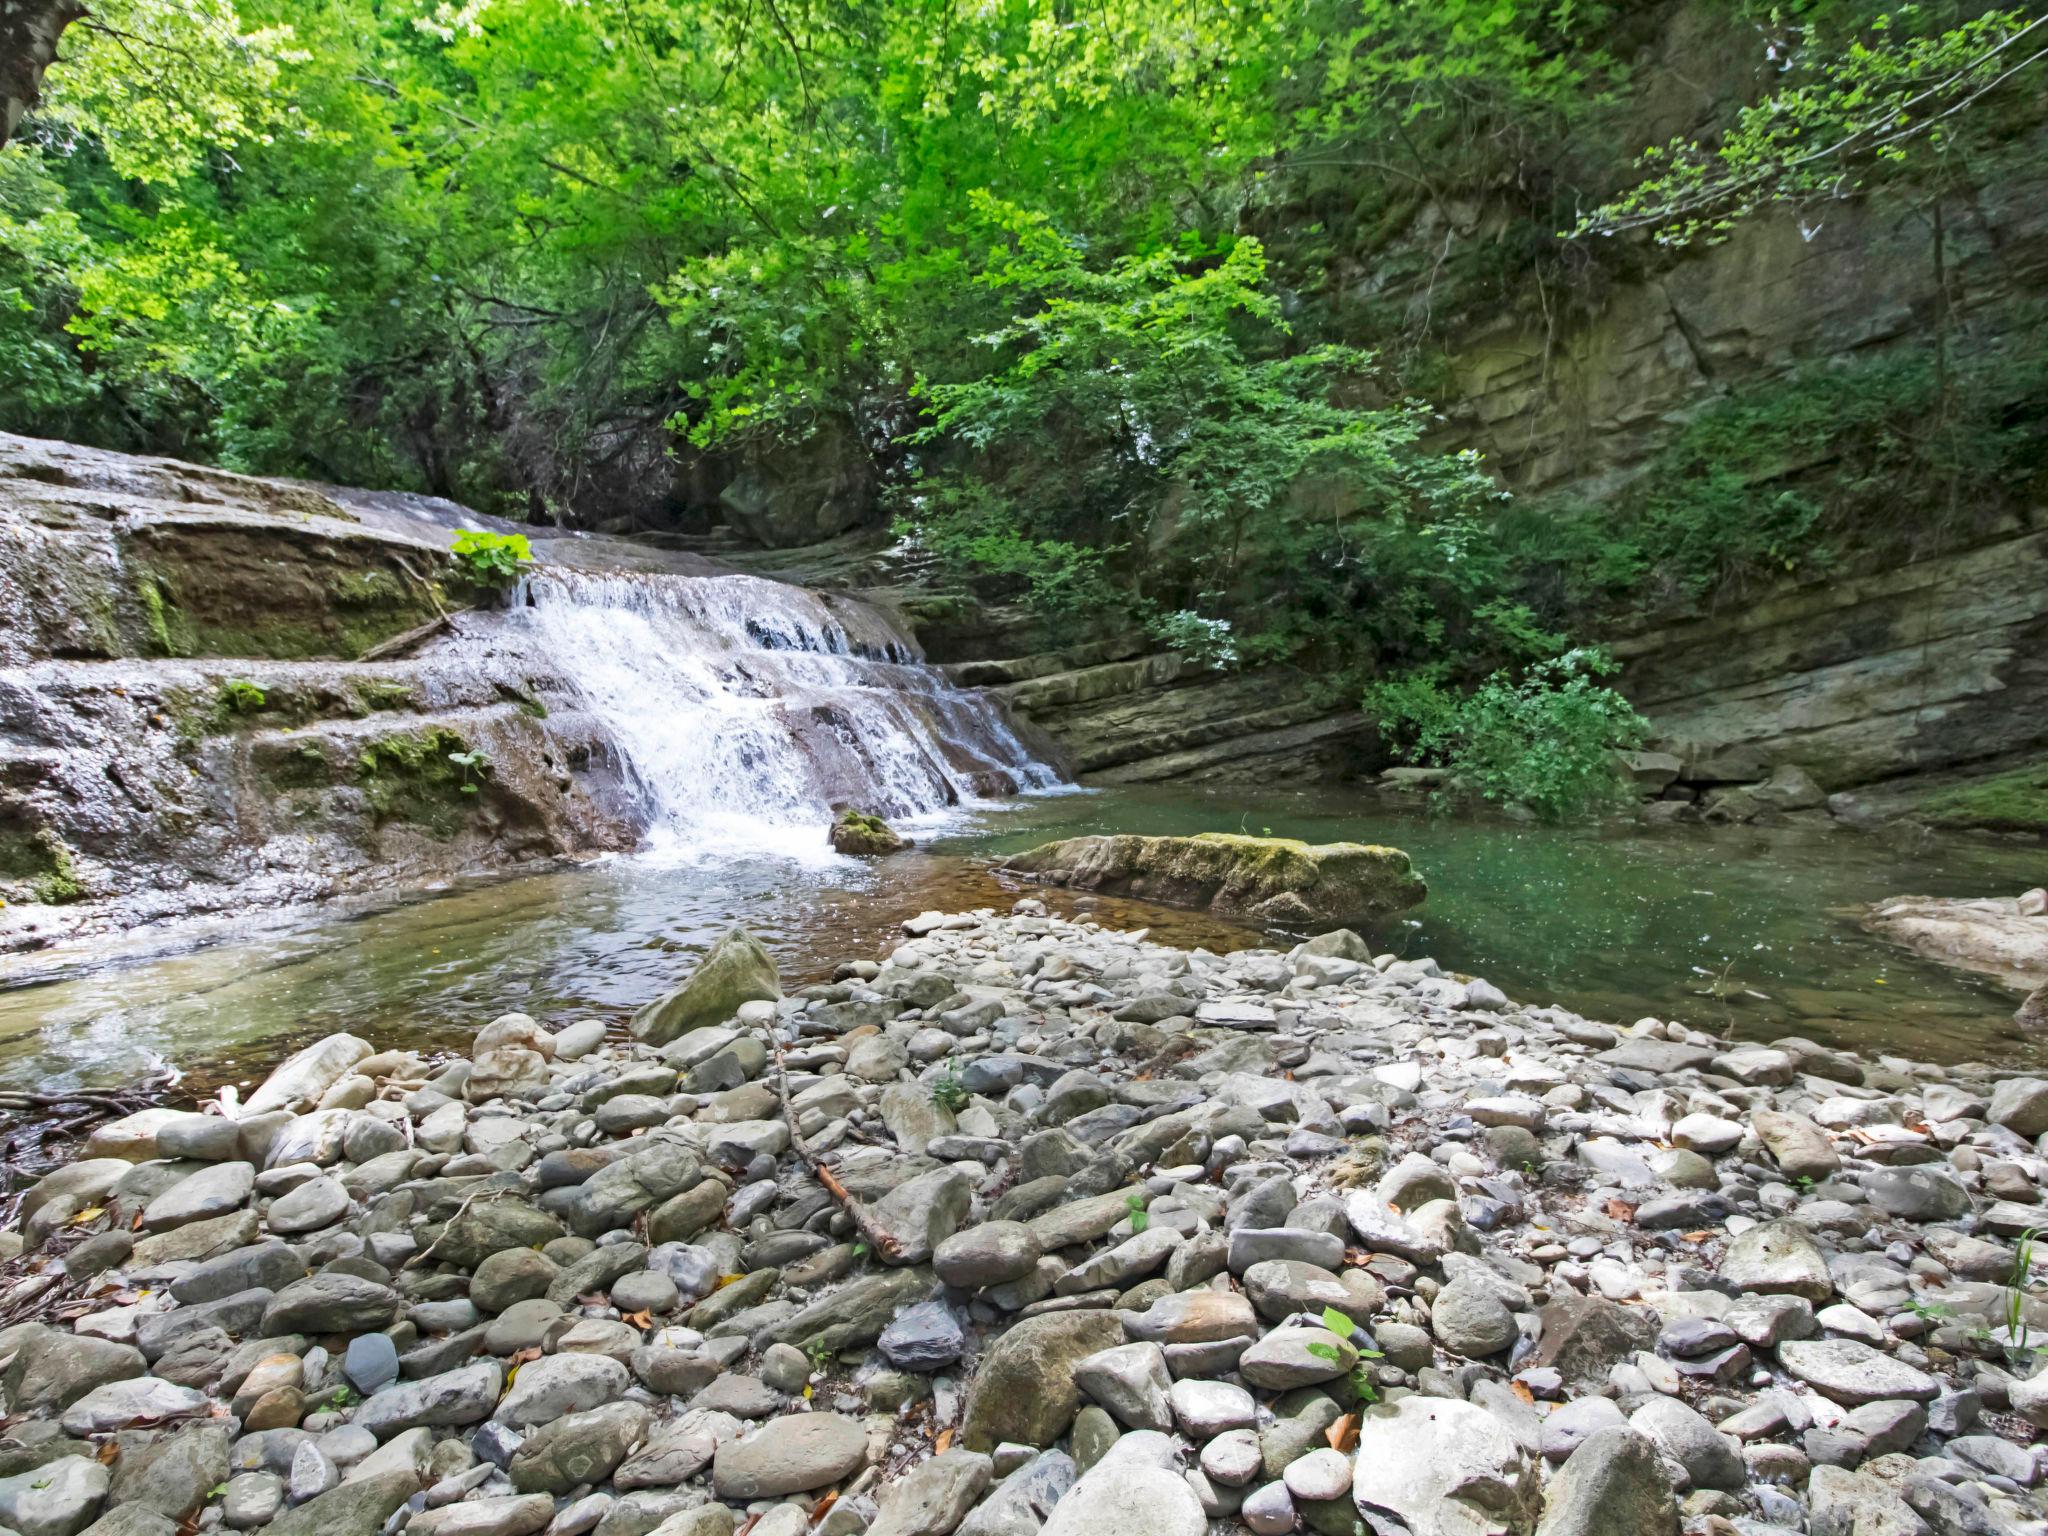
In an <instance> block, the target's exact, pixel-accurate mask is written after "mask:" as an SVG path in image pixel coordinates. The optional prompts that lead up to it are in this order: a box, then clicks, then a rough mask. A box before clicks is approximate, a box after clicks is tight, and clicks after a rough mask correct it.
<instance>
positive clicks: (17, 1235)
mask: <svg viewBox="0 0 2048 1536" xmlns="http://www.w3.org/2000/svg"><path fill="white" fill-rule="evenodd" d="M906 928H907V929H908V931H909V936H908V937H907V938H906V940H905V941H904V942H903V943H902V944H901V945H900V946H899V947H898V948H897V949H896V950H895V951H894V952H893V953H892V954H890V955H889V956H888V958H887V959H886V960H884V961H881V962H879V963H877V962H872V961H866V960H855V961H849V962H848V963H847V964H846V965H844V966H843V967H841V970H840V976H841V979H840V980H838V981H835V982H833V983H832V984H830V985H822V986H813V987H807V988H804V989H803V990H801V991H800V992H798V993H796V994H795V995H793V996H789V997H773V996H761V995H758V993H760V992H767V993H769V994H774V993H776V992H777V991H778V990H779V989H778V988H777V987H776V986H775V985H773V982H772V977H770V978H769V984H768V985H765V986H760V987H756V988H753V989H752V990H753V991H754V992H755V993H756V994H757V995H753V996H750V997H747V1000H745V1001H737V1002H734V1003H732V1004H731V1005H730V1007H731V1009H732V1011H731V1012H725V1011H722V1010H719V1011H717V1017H715V1018H713V1019H712V1020H711V1021H710V1022H708V1023H696V1024H695V1025H694V1027H682V1028H680V1030H679V1032H677V1033H675V1034H674V1036H673V1038H669V1039H667V1040H666V1042H665V1043H662V1044H659V1045H656V1044H652V1043H647V1042H645V1041H644V1040H635V1041H631V1042H628V1041H627V1040H625V1039H624V1038H621V1037H613V1036H608V1035H607V1034H606V1033H605V1031H603V1030H602V1029H601V1028H599V1027H597V1026H594V1025H588V1024H580V1025H577V1026H574V1027H571V1028H568V1029H564V1030H563V1031H561V1032H560V1033H558V1034H551V1033H549V1032H548V1031H546V1030H545V1029H544V1028H543V1027H542V1026H541V1025H540V1024H539V1023H537V1022H535V1021H534V1020H532V1019H528V1018H526V1017H524V1016H522V1015H517V1014H512V1015H507V1016H505V1017H503V1018H500V1019H497V1020H495V1021H493V1022H492V1023H490V1024H489V1025H488V1026H487V1027H485V1028H484V1029H483V1030H482V1031H481V1033H480V1034H479V1035H478V1037H477V1040H476V1044H475V1048H474V1050H473V1052H472V1056H471V1058H470V1059H467V1060H456V1061H449V1062H443V1063H438V1064H433V1065H429V1064H427V1063H424V1062H422V1061H420V1060H419V1059H418V1058H417V1057H415V1056H413V1055H411V1054H408V1053H407V1052H406V1051H405V1050H403V1049H402V1048H399V1049H393V1048H383V1049H379V1048H378V1047H377V1046H375V1045H373V1044H372V1043H370V1042H367V1041H363V1040H359V1039H356V1038H354V1037H352V1036H348V1035H337V1036H333V1037H330V1038H329V1039H326V1040H324V1041H322V1042H320V1043H319V1044H317V1045H314V1046H312V1047H310V1048H308V1049H307V1050H305V1051H304V1052H302V1053H300V1054H299V1055H298V1056H296V1057H294V1058H292V1059H291V1060H290V1061H288V1062H286V1063H285V1064H284V1065H283V1066H282V1067H280V1068H279V1069H278V1070H277V1072H276V1073H274V1074H273V1075H272V1076H271V1077H270V1078H269V1079H268V1080H267V1081H266V1082H265V1083H263V1084H262V1085H261V1086H260V1087H258V1088H257V1089H256V1090H255V1091H254V1092H253V1093H251V1094H249V1095H248V1097H247V1098H246V1099H245V1100H237V1099H236V1098H235V1097H234V1096H232V1095H230V1096H228V1097H227V1098H226V1101H225V1102H222V1103H218V1104H215V1105H212V1106H209V1109H208V1112H205V1113H186V1112H175V1111H165V1110H150V1111H145V1112H143V1113H141V1114H137V1115H134V1116H131V1117H129V1118H127V1119H125V1120H123V1121H118V1122H115V1123H112V1124H109V1125H106V1126H104V1127H102V1128H101V1129H100V1130H99V1131H98V1132H97V1133H96V1134H95V1135H94V1137H93V1139H92V1143H91V1145H90V1146H89V1147H88V1148H87V1152H86V1155H85V1156H84V1158H83V1159H82V1160H81V1161H79V1162H77V1163H75V1164H72V1165H70V1166H67V1167H65V1168H62V1169H60V1170H58V1171H57V1172H55V1173H53V1174H51V1175H50V1176H49V1177H47V1178H45V1179H44V1180H43V1181H42V1182H41V1183H39V1184H38V1185H36V1186H35V1187H34V1188H33V1189H32V1190H31V1191H30V1192H29V1194H28V1195H27V1197H26V1198H25V1199H24V1201H23V1202H22V1204H21V1208H20V1211H19V1214H18V1218H17V1221H16V1226H15V1230H14V1232H13V1233H12V1234H11V1235H10V1236H9V1237H8V1239H7V1242H8V1243H9V1244H10V1245H11V1246H15V1247H17V1248H18V1250H19V1251H18V1252H17V1253H16V1254H15V1256H14V1257H13V1258H12V1259H10V1260H9V1262H8V1265H7V1278H6V1280H5V1285H4V1290H0V1322H4V1323H5V1324H6V1326H4V1327H0V1394H4V1400H5V1403H4V1406H5V1411H6V1413H7V1418H6V1420H5V1424H4V1434H0V1527H4V1528H5V1529H7V1530H11V1531H15V1532H19V1533H20V1536H75V1533H77V1532H80V1531H88V1530H89V1531H91V1532H92V1533H93V1536H171V1533H172V1532H174V1531H175V1530H180V1529H182V1530H183V1531H185V1532H187V1533H188V1536H189V1533H191V1532H195V1531H210V1530H219V1529H222V1528H223V1527H224V1528H226V1529H228V1530H235V1531H246V1530H259V1529H266V1530H269V1531H272V1532H276V1533H279V1536H316V1533H317V1536H378V1533H380V1532H387V1531H388V1532H398V1531H404V1532H407V1533H411V1536H534V1533H539V1532H547V1533H549V1536H581V1533H584V1532H596V1533H597V1536H647V1533H650V1532H654V1533H659V1536H735V1533H737V1532H742V1531H745V1532H750V1533H751V1536H805V1533H806V1532H810V1531H817V1532H820V1533H823V1536H856V1533H859V1532H862V1531H866V1532H868V1533H869V1536H1034V1533H1038V1532H1041V1531H1042V1532H1043V1533H1044V1536H1201V1533H1202V1532H1203V1530H1204V1528H1205V1526H1206V1527H1209V1528H1211V1529H1214V1530H1217V1531H1219V1532H1231V1531H1237V1530H1240V1529H1245V1528H1248V1529H1249V1530H1250V1531H1252V1532H1254V1533H1257V1536H1282V1533H1286V1532H1292V1531H1295V1530H1305V1531H1310V1532H1317V1533H1322V1536H1360V1533H1363V1532H1368V1531H1369V1532H1375V1533H1379V1536H1390V1533H1394V1532H1400V1531H1406V1532H1408V1533H1410V1536H1483V1533H1490V1532H1510V1533H1517V1536H1525V1533H1537V1536H1610V1533H1611V1536H1655V1533H1670V1532H1674V1531H1676V1530H1678V1529H1679V1528H1680V1527H1681V1525H1682V1526H1683V1527H1684V1528H1685V1529H1686V1530H1688V1531H1692V1532H1702V1533H1708V1532H1711V1533H1715V1536H1723V1533H1726V1536H1734V1533H1742V1536H1768V1533H1772V1532H1780V1531H1783V1532H1809V1533H1812V1536H1922V1533H1932V1536H1980V1533H1985V1532H1997V1531H2038V1530H2041V1529H2043V1524H2042V1514H2043V1508H2044V1503H2043V1494H2042V1491H2041V1488H2040V1483H2041V1479H2042V1473H2043V1457H2042V1451H2041V1448H2040V1446H2039V1444H2038V1443H2037V1442H2038V1439H2039V1435H2038V1430H2039V1428H2041V1427H2044V1426H2048V1375H2043V1374H2042V1373H2041V1372H2040V1371H2039V1370H2038V1368H2037V1357H2036V1356H2035V1355H2034V1354H2033V1353H2032V1352H2031V1351H2030V1349H2029V1346H2030V1345H2032V1344H2036V1343H2038V1342H2040V1341H2041V1340H2042V1339H2043V1338H2044V1337H2048V1308H2044V1306H2043V1304H2042V1302H2041V1301H2040V1299H2039V1298H2038V1296H2037V1295H2036V1294H2035V1293H2034V1291H2033V1289H2032V1287H2033V1286H2034V1285H2035V1282H2036V1275H2037V1273H2038V1271H2037V1270H2036V1269H2033V1268H2030V1263H2031V1258H2032V1252H2031V1250H2032V1244H2031V1242H2030V1241H2029V1240H2027V1239H2026V1238H2025V1237H2024V1236H2023V1234H2025V1233H2027V1232H2028V1231H2030V1229H2032V1228H2033V1227H2034V1226H2035V1225H2036V1224H2037V1223H2039V1222H2041V1221H2042V1219H2043V1217H2044V1215H2048V1212H2044V1209H2043V1207H2042V1205H2041V1203H2040V1188H2041V1181H2042V1176H2043V1170H2044V1161H2043V1155H2042V1138H2043V1136H2044V1133H2048V1081H2043V1080H2041V1079H2039V1078H2028V1077H2023V1076H2018V1075H2000V1074H1999V1073H1996V1072H1994V1071H1992V1070H1991V1069H1988V1068H1968V1067H1962V1068H1953V1069H1940V1068H1933V1067H1926V1066H1920V1065H1916V1064H1912V1063H1908V1062H1903V1061H1898V1060H1893V1059H1890V1058H1884V1059H1878V1060H1864V1059H1859V1058H1856V1057H1853V1056H1850V1055H1847V1054H1844V1053H1840V1052H1835V1051H1830V1050H1826V1049H1823V1048H1821V1047H1819V1046H1817V1045H1814V1044H1812V1043H1810V1042H1807V1041H1804V1040H1783V1041H1779V1042H1777V1043H1775V1044H1773V1045H1770V1046H1756V1045H1729V1044H1727V1043H1725V1042H1722V1041H1718V1040H1714V1039H1711V1038H1708V1037H1705V1036H1701V1035H1697V1034H1694V1033H1691V1032H1688V1031H1686V1030H1683V1029H1680V1028H1677V1027H1674V1026H1669V1025H1665V1024H1660V1023H1658V1022H1656V1021H1654V1020H1644V1021H1640V1022H1639V1023H1637V1024H1636V1025H1634V1026H1632V1027H1629V1028H1626V1029H1616V1028H1612V1027H1609V1026H1607V1025H1603V1024H1598V1023H1592V1022H1589V1021H1587V1020H1585V1019H1582V1018H1578V1017H1576V1016H1574V1015H1572V1014H1570V1013H1567V1012H1565V1011H1563V1010H1561V1009H1556V1008H1530V1007H1525V1006H1519V1005H1516V1004H1514V1003H1512V1002H1510V1001H1509V1000H1508V999H1507V998H1506V997H1504V996H1502V994H1501V993H1500V992H1499V991H1498V990H1496V989H1495V988H1494V987H1492V986H1490V985H1488V984H1487V983H1486V982H1484V981H1481V980H1475V979H1469V978H1461V977H1454V976H1449V975H1445V974H1443V973H1441V972H1440V971H1439V970H1438V968H1437V966H1436V965H1435V964H1434V963H1432V962H1430V961H1428V960H1407V961H1395V960H1393V959H1392V958H1391V957H1387V956H1379V957H1375V956H1373V955H1372V954H1371V953H1370V952H1369V950H1368V949H1367V947H1366V946H1365V945H1364V944H1363V943H1362V942H1361V941H1360V940H1359V939H1358V938H1357V936H1356V935H1355V934H1352V933H1350V932H1348V931H1338V932H1333V933H1330V934H1326V935H1323V936H1321V937H1319V938H1316V939H1314V940H1311V941H1310V942H1308V943H1306V944H1303V945H1301V946H1300V947H1298V948H1296V949H1294V950H1292V951H1291V952H1288V953H1284V954H1283V953H1278V952H1273V951H1247V952H1244V953H1239V954H1234V955H1231V956H1228V957H1219V956H1216V955H1212V954H1208V953H1205V952H1201V951H1196V952H1193V953H1185V952H1181V951H1177V950H1171V949H1167V948H1163V947H1160V946H1158V945H1153V944H1149V943H1147V942H1145V940H1144V938H1143V936H1142V935H1141V934H1127V933H1117V932H1110V931H1105V930H1102V929H1100V928H1097V927H1094V926H1092V925H1089V924H1086V923H1073V922H1066V921H1059V920H1055V919H1051V918H1049V917H1047V916H1046V915H1045V914H1044V911H1043V908H1042V907H1041V906H1040V905H1039V904H1038V903H1036V902H1035V901H1029V900H1027V901H1023V902H1020V903H1019V904H1018V906H1017V908H1016V909H1015V910H1014V911H1013V912H1012V913H1010V914H1008V915H1003V916H998V915H995V914H992V913H989V912H978V913H973V914H967V915H960V916H943V915H941V914H938V913H931V914H927V915H925V916H924V917H921V918H919V919H916V920H914V921H912V922H910V923H908V924H906ZM730 947H731V948H736V949H740V950H744V948H745V946H744V943H743V941H739V940H735V941H734V945H733V946H730ZM708 991H709V988H708V985H699V986H698V987H697V988H696V990H695V993H694V997H695V999H696V1000H698V1001H701V999H702V998H703V997H704V996H705V995H708ZM736 995H737V996H746V995H747V994H746V992H744V991H742V992H740V993H738V994H736ZM661 1016H662V1017H664V1018H670V1019H675V1020H684V1019H692V1020H694V1018H695V1017H697V1014H696V1013H694V1012H693V1010H692V1009H691V1008H688V1007H684V1006H682V1004H680V1003H678V1005H677V1006H676V1007H673V1008H670V1009H668V1010H666V1011H665V1012H663V1013H662V1014H661ZM643 1033H644V1032H643ZM661 1033H663V1034H664V1035H665V1034H666V1033H667V1031H666V1030H664V1031H662V1032H661ZM380 1044H382V1045H383V1046H386V1047H389V1046H391V1045H393V1044H402V1043H396V1042H381V1043H380ZM793 1133H794V1135H793Z"/></svg>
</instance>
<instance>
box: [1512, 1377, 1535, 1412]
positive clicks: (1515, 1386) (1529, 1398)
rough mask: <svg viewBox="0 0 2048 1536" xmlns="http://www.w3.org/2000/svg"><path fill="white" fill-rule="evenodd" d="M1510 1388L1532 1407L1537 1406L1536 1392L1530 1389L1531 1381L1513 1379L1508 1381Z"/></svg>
mask: <svg viewBox="0 0 2048 1536" xmlns="http://www.w3.org/2000/svg"><path fill="white" fill-rule="evenodd" d="M1508 1390H1509V1391H1510V1392H1512V1393H1514V1394H1515V1396H1517V1397H1519V1398H1520V1399H1521V1400H1522V1401H1523V1402H1525V1403H1527V1404H1529V1405H1530V1406H1531V1407H1534V1406H1535V1404H1536V1394H1535V1393H1534V1392H1531V1391H1530V1390H1529V1383H1527V1382H1526V1381H1511V1382H1509V1383H1508Z"/></svg>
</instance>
